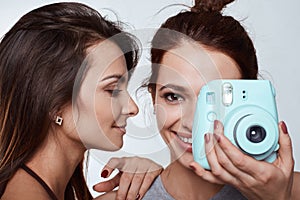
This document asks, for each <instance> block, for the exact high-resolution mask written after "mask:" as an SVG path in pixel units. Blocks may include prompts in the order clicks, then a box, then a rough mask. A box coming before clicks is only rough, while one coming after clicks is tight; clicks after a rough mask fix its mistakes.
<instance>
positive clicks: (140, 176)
mask: <svg viewBox="0 0 300 200" xmlns="http://www.w3.org/2000/svg"><path fill="white" fill-rule="evenodd" d="M144 176H145V174H144V173H137V174H135V175H134V177H133V179H132V182H131V185H130V188H129V190H128V193H127V199H128V200H131V199H133V200H135V199H136V198H137V197H139V196H140V193H139V191H140V187H141V185H142V183H143V180H144ZM143 184H144V183H143ZM138 195H139V196H138Z"/></svg>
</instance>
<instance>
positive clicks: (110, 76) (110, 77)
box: [101, 74, 122, 81]
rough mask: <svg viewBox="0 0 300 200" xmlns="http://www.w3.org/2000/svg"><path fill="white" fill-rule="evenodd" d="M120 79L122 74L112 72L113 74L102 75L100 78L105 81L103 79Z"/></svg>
mask: <svg viewBox="0 0 300 200" xmlns="http://www.w3.org/2000/svg"><path fill="white" fill-rule="evenodd" d="M112 78H114V79H118V80H119V79H121V78H122V75H121V74H113V75H109V76H106V77H104V78H103V79H101V81H105V80H108V79H112Z"/></svg>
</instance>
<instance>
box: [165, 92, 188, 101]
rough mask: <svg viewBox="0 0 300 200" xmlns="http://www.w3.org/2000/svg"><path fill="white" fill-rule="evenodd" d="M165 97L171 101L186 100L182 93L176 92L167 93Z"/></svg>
mask: <svg viewBox="0 0 300 200" xmlns="http://www.w3.org/2000/svg"><path fill="white" fill-rule="evenodd" d="M163 98H164V99H165V100H166V101H168V102H170V103H180V102H182V101H183V100H184V98H183V97H182V96H181V95H179V94H175V93H166V94H164V95H163Z"/></svg>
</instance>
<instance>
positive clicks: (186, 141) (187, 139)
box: [178, 135, 193, 143]
mask: <svg viewBox="0 0 300 200" xmlns="http://www.w3.org/2000/svg"><path fill="white" fill-rule="evenodd" d="M178 137H179V138H180V139H181V141H183V142H185V143H192V141H193V140H192V138H186V137H181V136H179V135H178Z"/></svg>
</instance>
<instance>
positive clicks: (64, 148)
mask: <svg viewBox="0 0 300 200" xmlns="http://www.w3.org/2000/svg"><path fill="white" fill-rule="evenodd" d="M54 134H56V135H61V137H63V138H61V137H60V138H57V137H53V135H54ZM49 135H52V137H51V136H49V137H48V138H46V140H45V142H44V144H43V145H41V147H40V148H39V149H38V151H37V152H36V153H35V154H34V156H33V157H32V159H31V160H30V161H29V162H27V163H26V165H27V166H28V167H29V168H31V169H32V170H33V171H34V172H35V173H37V174H38V175H39V176H40V177H41V178H42V179H43V181H45V183H46V184H47V185H48V186H49V187H50V188H51V190H52V191H53V192H54V193H55V194H56V196H57V198H58V199H64V194H65V189H66V186H67V184H68V182H69V181H70V179H71V177H72V175H73V173H74V171H75V169H76V167H77V166H78V164H79V163H80V162H81V160H82V159H83V157H84V152H85V148H84V146H83V145H82V144H79V143H78V142H76V141H74V140H70V139H68V138H66V137H65V136H64V134H57V133H52V134H49Z"/></svg>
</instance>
